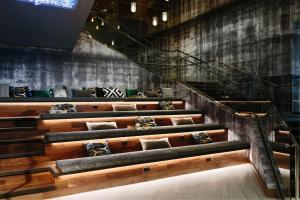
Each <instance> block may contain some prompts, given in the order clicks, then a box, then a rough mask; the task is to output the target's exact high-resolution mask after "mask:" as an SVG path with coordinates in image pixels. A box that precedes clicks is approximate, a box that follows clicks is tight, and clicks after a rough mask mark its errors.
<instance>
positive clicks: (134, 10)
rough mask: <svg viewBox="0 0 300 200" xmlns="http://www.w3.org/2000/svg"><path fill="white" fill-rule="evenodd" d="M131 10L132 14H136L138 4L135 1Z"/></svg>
mask: <svg viewBox="0 0 300 200" xmlns="http://www.w3.org/2000/svg"><path fill="white" fill-rule="evenodd" d="M130 10H131V12H132V13H135V12H136V2H134V1H133V2H131V3H130Z"/></svg>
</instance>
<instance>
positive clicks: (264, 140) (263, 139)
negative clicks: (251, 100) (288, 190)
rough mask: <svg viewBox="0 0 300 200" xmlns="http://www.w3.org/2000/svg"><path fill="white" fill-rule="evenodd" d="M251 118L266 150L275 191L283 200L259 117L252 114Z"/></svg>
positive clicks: (282, 192)
mask: <svg viewBox="0 0 300 200" xmlns="http://www.w3.org/2000/svg"><path fill="white" fill-rule="evenodd" d="M252 117H254V119H255V120H256V125H257V127H258V130H259V134H260V136H261V138H262V141H263V145H264V147H265V148H264V149H265V150H266V153H267V158H268V162H269V164H270V166H271V170H272V176H273V178H274V180H275V184H276V187H277V190H278V194H279V197H280V199H282V200H284V199H285V198H284V191H283V189H282V187H281V184H280V182H279V177H278V176H277V173H276V170H275V164H274V162H273V160H272V157H271V152H270V151H269V148H268V145H267V139H266V135H267V134H265V133H264V130H263V128H262V125H261V123H260V119H259V117H258V116H257V115H256V114H252Z"/></svg>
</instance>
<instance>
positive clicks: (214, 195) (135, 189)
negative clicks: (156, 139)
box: [53, 164, 287, 200]
mask: <svg viewBox="0 0 300 200" xmlns="http://www.w3.org/2000/svg"><path fill="white" fill-rule="evenodd" d="M286 171H287V170H285V171H283V172H282V173H283V175H284V174H287V172H286ZM81 199H82V200H84V199H88V200H99V199H101V200H120V199H126V200H199V199H203V200H209V199H211V200H218V199H224V200H225V199H226V200H235V199H236V200H243V199H251V200H259V199H262V200H263V199H272V198H270V197H266V195H265V193H264V190H263V188H262V186H261V184H260V181H259V179H258V178H257V176H256V171H255V169H254V167H253V166H252V165H251V164H243V165H237V166H232V167H225V168H219V169H214V170H208V171H204V172H198V173H191V174H186V175H180V176H175V177H171V178H164V179H159V180H154V181H148V182H143V183H137V184H131V185H125V186H120V187H114V188H109V189H103V190H97V191H93V192H87V193H80V194H76V195H70V196H64V197H60V198H55V199H53V200H81Z"/></svg>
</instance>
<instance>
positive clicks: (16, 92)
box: [9, 86, 29, 97]
mask: <svg viewBox="0 0 300 200" xmlns="http://www.w3.org/2000/svg"><path fill="white" fill-rule="evenodd" d="M9 90H10V96H11V97H28V94H29V88H28V86H24V87H10V89H9Z"/></svg>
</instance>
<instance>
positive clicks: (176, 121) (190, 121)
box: [171, 117, 195, 126]
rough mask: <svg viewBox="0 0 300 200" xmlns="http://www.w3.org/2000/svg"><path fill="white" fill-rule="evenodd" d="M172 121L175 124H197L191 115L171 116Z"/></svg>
mask: <svg viewBox="0 0 300 200" xmlns="http://www.w3.org/2000/svg"><path fill="white" fill-rule="evenodd" d="M171 121H172V124H173V126H180V125H189V124H195V122H194V120H193V118H191V117H183V118H171Z"/></svg>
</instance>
